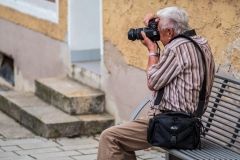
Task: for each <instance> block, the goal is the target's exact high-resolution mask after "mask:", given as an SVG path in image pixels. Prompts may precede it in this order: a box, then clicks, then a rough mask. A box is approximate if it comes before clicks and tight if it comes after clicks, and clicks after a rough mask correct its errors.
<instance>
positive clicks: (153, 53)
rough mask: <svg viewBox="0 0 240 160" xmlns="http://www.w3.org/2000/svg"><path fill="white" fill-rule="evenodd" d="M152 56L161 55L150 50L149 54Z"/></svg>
mask: <svg viewBox="0 0 240 160" xmlns="http://www.w3.org/2000/svg"><path fill="white" fill-rule="evenodd" d="M150 56H155V57H159V54H158V53H156V52H150V53H149V54H148V57H150Z"/></svg>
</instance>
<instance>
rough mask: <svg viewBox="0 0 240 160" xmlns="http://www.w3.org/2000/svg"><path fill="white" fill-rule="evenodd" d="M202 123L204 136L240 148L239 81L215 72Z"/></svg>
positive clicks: (226, 145) (233, 148)
mask: <svg viewBox="0 0 240 160" xmlns="http://www.w3.org/2000/svg"><path fill="white" fill-rule="evenodd" d="M202 120H203V124H204V126H205V128H206V138H207V139H209V140H214V141H218V143H219V144H221V145H223V146H225V147H227V148H229V149H231V150H235V151H239V150H240V81H239V80H237V79H233V78H230V77H227V76H223V75H221V74H218V73H216V74H215V79H214V84H213V88H212V92H211V97H210V100H209V103H208V108H207V110H206V112H205V113H204V115H203V117H202Z"/></svg>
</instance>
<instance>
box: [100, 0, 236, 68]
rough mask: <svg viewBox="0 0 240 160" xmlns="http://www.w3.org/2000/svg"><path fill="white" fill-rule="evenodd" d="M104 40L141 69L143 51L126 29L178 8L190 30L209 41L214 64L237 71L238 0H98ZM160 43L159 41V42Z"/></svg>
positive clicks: (145, 54) (144, 65) (145, 50)
mask: <svg viewBox="0 0 240 160" xmlns="http://www.w3.org/2000/svg"><path fill="white" fill-rule="evenodd" d="M102 2H103V33H104V40H105V41H110V42H111V43H112V44H113V45H116V47H117V48H118V50H119V51H120V52H121V53H122V54H123V56H124V58H125V61H126V63H127V64H129V65H133V66H135V67H137V68H141V69H145V67H146V63H147V49H146V48H144V47H143V46H142V45H141V43H140V41H134V42H131V41H129V40H128V38H127V32H128V30H129V29H130V28H140V27H144V25H143V23H142V21H143V18H144V16H145V15H146V14H147V13H156V12H157V11H158V10H159V9H162V8H164V7H167V6H179V7H181V8H183V9H184V10H185V11H186V12H187V13H188V15H189V20H190V26H191V28H194V29H196V32H197V34H198V35H202V36H204V37H206V38H207V39H208V40H209V43H210V46H211V48H212V52H213V55H214V58H215V62H216V65H217V66H219V65H225V64H231V67H232V68H233V69H234V70H236V71H237V72H240V63H239V59H240V27H239V26H240V10H239V8H240V1H239V0H218V1H212V0H159V1H156V0H102ZM159 43H160V42H159Z"/></svg>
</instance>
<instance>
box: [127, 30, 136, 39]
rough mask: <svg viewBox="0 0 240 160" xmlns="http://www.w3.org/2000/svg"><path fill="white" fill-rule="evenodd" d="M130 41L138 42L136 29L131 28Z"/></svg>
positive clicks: (129, 32)
mask: <svg viewBox="0 0 240 160" xmlns="http://www.w3.org/2000/svg"><path fill="white" fill-rule="evenodd" d="M128 39H129V40H132V41H135V40H136V32H135V29H133V28H131V29H130V30H129V31H128Z"/></svg>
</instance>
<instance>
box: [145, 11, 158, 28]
mask: <svg viewBox="0 0 240 160" xmlns="http://www.w3.org/2000/svg"><path fill="white" fill-rule="evenodd" d="M153 18H157V15H155V14H152V13H149V14H147V15H146V16H145V18H144V19H143V23H144V25H145V26H146V27H147V26H148V22H149V20H151V19H153Z"/></svg>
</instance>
